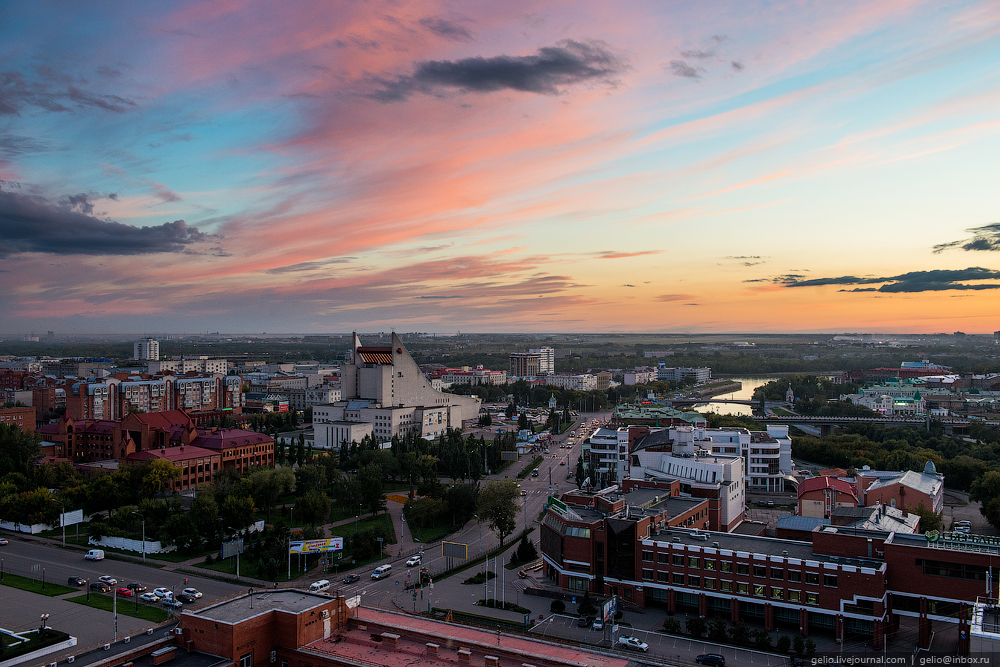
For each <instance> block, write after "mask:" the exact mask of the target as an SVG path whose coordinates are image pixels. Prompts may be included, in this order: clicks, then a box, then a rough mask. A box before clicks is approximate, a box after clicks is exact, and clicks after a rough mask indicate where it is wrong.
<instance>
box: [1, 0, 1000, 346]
mask: <svg viewBox="0 0 1000 667" xmlns="http://www.w3.org/2000/svg"><path fill="white" fill-rule="evenodd" d="M998 64H1000V4H998V3H997V2H995V0H991V1H985V2H942V1H941V0H935V1H932V2H907V1H904V0H878V1H873V0H868V1H865V2H849V1H838V2H813V3H810V2H764V1H761V0H756V1H755V0H739V1H734V2H730V3H724V2H711V1H709V2H706V1H705V0H701V1H692V2H679V1H678V2H669V1H664V0H656V1H649V2H624V3H617V2H607V1H606V0H603V1H600V2H595V1H590V0H572V1H566V2H538V1H537V0H533V1H531V2H520V1H517V0H514V1H511V0H505V1H504V2H482V3H474V2H433V1H430V0H416V1H413V2H408V1H406V0H401V1H399V2H382V1H381V0H372V1H371V2H361V1H360V0H353V1H348V2H335V1H332V0H314V1H305V0H303V1H295V0H284V1H282V2H269V3H265V2H260V1H259V0H258V1H254V2H251V1H250V0H218V1H213V2H207V1H206V2H181V1H171V2H139V1H137V0H129V1H127V2H111V1H101V2H88V3H67V2H44V1H40V0H29V1H19V0H8V1H6V2H3V3H2V4H0V286H2V289H0V312H2V313H3V315H2V316H0V332H2V333H29V332H32V331H34V332H35V333H44V332H45V331H46V330H54V331H56V332H57V333H60V334H62V333H86V332H136V333H155V332H204V331H224V332H248V333H252V332H263V331H266V332H269V333H276V332H303V333H308V332H316V333H320V332H342V331H350V330H352V329H357V330H360V331H372V330H388V329H390V328H391V329H395V330H397V331H401V332H405V331H426V332H442V333H443V332H450V331H455V330H461V331H463V332H464V331H469V332H473V331H484V332H485V331H524V332H531V331H565V332H573V331H580V332H600V331H636V332H649V331H664V332H667V331H689V332H713V331H720V332H754V331H789V332H793V331H795V332H798V331H817V332H836V331H872V332H937V331H946V332H951V331H955V330H962V331H966V332H968V333H979V332H992V331H994V330H997V329H1000V316H998V315H1000V292H998V291H997V290H998V288H1000V261H998V260H1000V115H998V109H1000V66H998Z"/></svg>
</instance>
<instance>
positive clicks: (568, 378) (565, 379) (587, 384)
mask: <svg viewBox="0 0 1000 667" xmlns="http://www.w3.org/2000/svg"><path fill="white" fill-rule="evenodd" d="M545 384H547V385H552V386H553V387H562V388H563V389H572V390H574V391H593V390H595V389H597V378H596V377H594V376H593V375H591V374H590V373H582V374H580V375H548V376H546V377H545Z"/></svg>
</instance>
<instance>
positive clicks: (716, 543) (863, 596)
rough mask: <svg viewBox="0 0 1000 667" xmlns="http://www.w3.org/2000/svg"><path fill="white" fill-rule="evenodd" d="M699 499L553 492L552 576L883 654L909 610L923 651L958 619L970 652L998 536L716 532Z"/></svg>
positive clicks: (548, 552)
mask: <svg viewBox="0 0 1000 667" xmlns="http://www.w3.org/2000/svg"><path fill="white" fill-rule="evenodd" d="M651 493H653V494H654V495H653V496H652V498H651V497H650V494H651ZM682 500H683V501H685V502H684V503H682V504H678V501H682ZM701 502H703V503H706V506H705V507H698V506H697V504H698V500H697V499H690V498H688V499H683V498H675V497H673V496H672V495H671V494H670V492H669V491H667V492H664V491H660V492H659V494H656V493H654V491H653V490H650V489H638V490H636V491H632V492H622V491H621V490H620V489H618V487H611V488H610V489H607V490H604V491H601V492H598V493H596V494H589V495H588V494H580V493H578V492H577V493H573V494H566V495H564V496H563V497H562V500H557V499H554V498H553V499H551V500H550V503H549V507H548V511H547V514H546V516H545V518H544V520H543V522H542V526H541V530H540V543H541V551H542V558H543V559H544V562H545V566H544V567H545V573H546V574H547V575H548V576H549V578H551V579H552V580H553V581H555V582H558V584H559V586H560V587H561V588H563V589H565V590H567V591H572V592H579V593H583V592H585V591H589V592H590V593H591V594H592V595H598V596H612V595H618V596H619V599H620V600H622V601H623V602H624V603H625V605H626V606H627V605H629V604H631V605H635V606H637V607H639V608H648V607H660V608H665V609H666V610H667V611H668V612H671V613H672V612H675V611H687V612H693V613H696V614H698V615H700V616H720V617H722V618H725V619H727V620H730V621H732V622H736V621H739V620H741V619H742V620H746V621H748V622H756V623H759V624H762V625H763V627H764V628H765V629H767V630H774V629H778V628H789V629H792V630H797V631H798V632H801V633H802V634H804V635H809V634H810V633H814V632H827V633H832V634H834V635H835V636H836V638H837V639H838V640H841V641H843V640H844V639H845V638H847V637H852V638H857V637H867V638H870V640H871V642H872V646H873V648H875V649H881V648H882V647H883V642H884V639H885V636H886V634H887V633H892V632H894V631H895V630H896V629H898V628H899V623H900V619H901V617H903V616H912V617H914V618H916V619H918V628H919V643H920V645H921V646H922V647H925V648H926V647H927V646H929V644H930V640H931V636H932V634H931V633H932V627H933V624H934V623H951V624H958V626H959V636H960V641H959V650H960V651H968V641H969V640H968V637H969V633H968V629H969V621H970V620H971V618H972V606H973V604H974V603H975V602H976V601H977V599H978V598H980V597H982V596H985V595H986V594H987V585H988V582H987V579H988V576H989V577H990V578H991V579H992V581H996V576H997V573H998V570H1000V538H994V537H986V536H979V535H966V534H962V533H945V534H943V535H938V534H936V533H930V534H929V535H930V536H929V537H928V536H925V535H921V534H903V533H894V532H881V531H876V530H864V529H857V528H849V527H843V526H824V525H820V526H817V527H816V528H815V529H814V530H813V531H812V532H811V533H810V534H809V535H810V539H809V540H808V541H807V540H787V539H776V538H770V537H760V536H752V535H742V534H736V533H725V532H715V531H710V530H706V529H705V526H706V525H707V515H706V518H702V516H701V515H699V512H700V511H702V510H706V511H707V501H706V500H703V501H701ZM691 516H695V517H697V518H694V519H693V520H690V517H691ZM994 558H996V559H997V560H996V562H994V560H993V559H994ZM988 573H989V574H988Z"/></svg>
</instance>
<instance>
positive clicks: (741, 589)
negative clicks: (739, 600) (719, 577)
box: [736, 583, 750, 595]
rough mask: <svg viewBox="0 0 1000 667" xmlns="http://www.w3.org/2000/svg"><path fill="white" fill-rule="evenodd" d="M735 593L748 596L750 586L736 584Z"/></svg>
mask: <svg viewBox="0 0 1000 667" xmlns="http://www.w3.org/2000/svg"><path fill="white" fill-rule="evenodd" d="M736 592H737V593H739V594H740V595H749V594H750V584H744V583H738V584H736Z"/></svg>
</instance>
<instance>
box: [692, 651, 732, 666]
mask: <svg viewBox="0 0 1000 667" xmlns="http://www.w3.org/2000/svg"><path fill="white" fill-rule="evenodd" d="M694 661H695V662H697V663H698V664H701V665H712V666H713V667H726V657H725V656H723V655H719V654H718V653H702V654H701V655H699V656H697V657H696V658H695V659H694Z"/></svg>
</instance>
